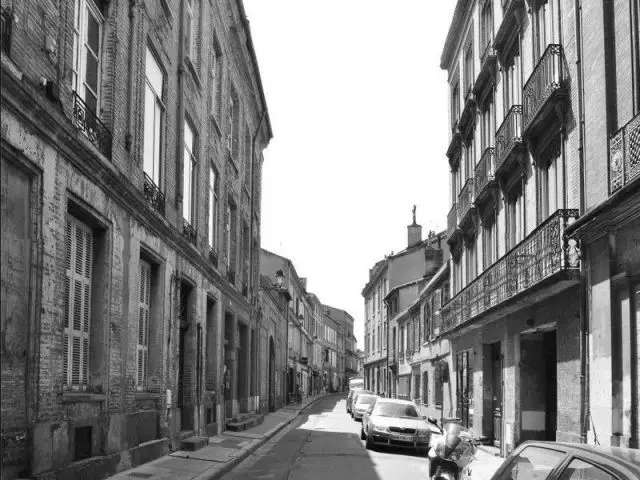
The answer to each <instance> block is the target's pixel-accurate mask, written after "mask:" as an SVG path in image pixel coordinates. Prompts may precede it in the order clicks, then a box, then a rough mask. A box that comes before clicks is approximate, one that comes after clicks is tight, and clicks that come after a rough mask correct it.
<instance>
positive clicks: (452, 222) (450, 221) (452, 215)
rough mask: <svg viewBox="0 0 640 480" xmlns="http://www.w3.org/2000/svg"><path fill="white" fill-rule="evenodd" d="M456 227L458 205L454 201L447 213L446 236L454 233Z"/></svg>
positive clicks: (449, 236)
mask: <svg viewBox="0 0 640 480" xmlns="http://www.w3.org/2000/svg"><path fill="white" fill-rule="evenodd" d="M456 228H458V206H457V205H456V204H455V203H454V204H453V206H452V207H451V210H449V213H448V214H447V237H448V238H451V236H452V235H453V234H454V233H455V231H456Z"/></svg>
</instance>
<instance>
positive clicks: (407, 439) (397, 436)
mask: <svg viewBox="0 0 640 480" xmlns="http://www.w3.org/2000/svg"><path fill="white" fill-rule="evenodd" d="M391 438H393V439H394V440H402V441H405V442H411V441H413V435H408V434H405V435H403V434H401V433H396V434H395V435H393V436H392V437H391Z"/></svg>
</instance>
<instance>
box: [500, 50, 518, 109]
mask: <svg viewBox="0 0 640 480" xmlns="http://www.w3.org/2000/svg"><path fill="white" fill-rule="evenodd" d="M502 79H503V94H504V115H505V116H506V115H507V113H509V110H510V109H511V107H512V106H514V105H520V95H521V91H522V82H521V80H520V46H519V44H518V42H517V41H516V43H514V45H513V46H512V47H511V49H510V50H509V51H508V53H507V54H506V55H505V63H504V67H503V70H502Z"/></svg>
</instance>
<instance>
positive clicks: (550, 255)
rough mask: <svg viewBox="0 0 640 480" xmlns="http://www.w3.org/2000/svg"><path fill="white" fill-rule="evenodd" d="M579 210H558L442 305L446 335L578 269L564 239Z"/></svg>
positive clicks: (574, 251) (571, 247)
mask: <svg viewBox="0 0 640 480" xmlns="http://www.w3.org/2000/svg"><path fill="white" fill-rule="evenodd" d="M577 217H578V210H557V211H556V212H555V213H554V214H553V215H551V216H550V217H549V218H548V219H547V220H545V221H544V222H543V223H541V224H540V225H538V227H537V228H536V229H535V230H534V231H533V232H532V233H531V234H530V235H529V236H527V238H525V239H524V240H523V241H521V242H520V243H519V244H518V245H516V246H515V247H514V248H513V249H511V250H510V251H509V252H508V253H507V254H506V255H504V256H503V257H502V258H500V259H499V260H498V261H497V262H495V263H494V264H493V265H491V267H489V268H488V269H487V270H485V271H484V272H483V273H482V274H481V275H480V276H478V277H477V278H476V279H475V280H474V281H473V282H471V283H470V284H469V285H467V286H466V287H465V288H464V289H462V290H461V291H460V292H459V293H458V294H457V295H455V296H454V297H453V298H452V299H451V300H450V301H449V302H447V303H446V304H445V305H443V306H442V309H441V315H442V328H443V331H444V332H446V331H448V330H451V329H453V328H455V327H457V326H459V325H462V324H464V323H466V322H468V321H470V320H473V318H474V317H476V316H477V315H480V314H482V313H484V312H486V311H487V310H489V309H490V308H493V307H495V306H496V305H499V304H500V303H502V302H504V301H506V300H508V299H510V298H512V297H514V296H515V295H517V294H519V293H522V292H524V291H525V290H527V289H528V288H531V287H533V286H535V285H537V284H539V283H540V282H541V281H543V280H544V279H546V278H548V277H550V276H552V275H554V274H556V273H558V272H561V271H565V270H567V271H568V270H576V271H577V270H579V269H580V260H579V258H578V252H577V249H576V246H575V243H574V242H573V241H569V240H567V239H566V238H565V237H564V231H565V229H566V227H567V226H568V225H569V224H570V223H571V222H573V221H574V220H575V219H576V218H577Z"/></svg>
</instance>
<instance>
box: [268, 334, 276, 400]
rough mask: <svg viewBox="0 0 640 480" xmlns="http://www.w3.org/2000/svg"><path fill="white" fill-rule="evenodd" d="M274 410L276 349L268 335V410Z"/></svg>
mask: <svg viewBox="0 0 640 480" xmlns="http://www.w3.org/2000/svg"><path fill="white" fill-rule="evenodd" d="M275 410H276V349H275V346H274V345H273V337H269V411H270V412H275Z"/></svg>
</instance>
